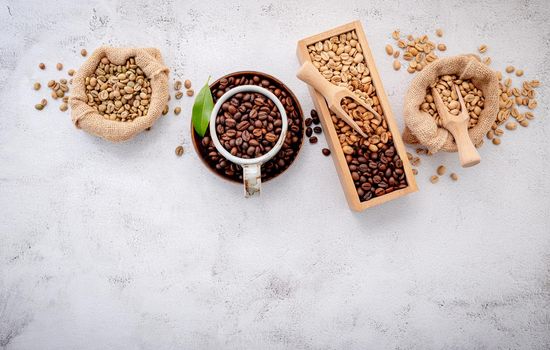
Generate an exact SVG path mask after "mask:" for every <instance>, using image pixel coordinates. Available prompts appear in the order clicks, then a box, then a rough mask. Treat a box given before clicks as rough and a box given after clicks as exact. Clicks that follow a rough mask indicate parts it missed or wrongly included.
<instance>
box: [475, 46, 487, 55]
mask: <svg viewBox="0 0 550 350" xmlns="http://www.w3.org/2000/svg"><path fill="white" fill-rule="evenodd" d="M477 50H478V51H479V53H485V52H487V45H485V44H483V45H480V46H479V47H478V49H477Z"/></svg>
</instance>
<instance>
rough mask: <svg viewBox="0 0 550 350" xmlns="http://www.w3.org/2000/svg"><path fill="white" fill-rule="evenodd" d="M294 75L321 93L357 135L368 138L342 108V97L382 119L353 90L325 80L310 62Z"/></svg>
mask: <svg viewBox="0 0 550 350" xmlns="http://www.w3.org/2000/svg"><path fill="white" fill-rule="evenodd" d="M296 76H297V77H298V79H300V80H302V81H303V82H305V83H306V84H308V85H310V86H311V87H313V88H314V89H315V90H317V91H318V92H319V93H320V94H321V95H323V97H324V98H325V100H326V101H327V104H328V107H329V108H330V110H331V111H333V112H334V114H336V116H337V117H338V118H341V119H342V120H343V121H345V122H346V123H347V124H348V125H349V126H351V127H352V128H353V130H355V131H357V133H359V135H361V136H363V137H364V138H368V136H367V135H366V134H365V132H364V131H363V129H361V127H360V126H359V125H357V123H356V122H355V121H354V120H353V118H352V117H351V116H350V115H348V114H347V113H346V112H345V111H344V109H343V108H342V99H344V98H345V97H348V98H350V99H352V100H353V101H354V102H355V103H356V104H358V105H361V106H363V107H365V108H366V109H367V110H368V111H370V112H371V113H373V114H374V115H375V116H376V117H377V118H380V120H382V117H381V116H380V115H379V114H378V113H377V112H376V111H375V110H374V108H372V107H371V106H369V105H368V104H366V103H365V102H364V101H362V100H361V99H359V98H358V97H357V96H356V95H355V94H354V93H353V92H351V91H349V90H348V89H346V88H345V87H343V86H336V85H334V84H332V83H330V82H329V81H328V80H326V79H325V77H323V76H322V75H321V73H319V71H318V70H317V68H315V66H314V65H313V64H311V62H309V61H307V62H305V63H304V64H303V65H302V67H300V70H298V73H297V74H296Z"/></svg>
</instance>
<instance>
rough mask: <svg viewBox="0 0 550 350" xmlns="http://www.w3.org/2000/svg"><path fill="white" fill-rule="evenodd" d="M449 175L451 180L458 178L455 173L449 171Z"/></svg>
mask: <svg viewBox="0 0 550 350" xmlns="http://www.w3.org/2000/svg"><path fill="white" fill-rule="evenodd" d="M449 176H450V177H451V179H452V180H453V181H457V180H458V175H457V174H455V173H451V175H449Z"/></svg>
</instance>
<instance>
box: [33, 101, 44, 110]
mask: <svg viewBox="0 0 550 350" xmlns="http://www.w3.org/2000/svg"><path fill="white" fill-rule="evenodd" d="M34 108H36V109H37V110H39V111H41V110H43V109H44V105H43V104H41V103H37V104H35V105H34Z"/></svg>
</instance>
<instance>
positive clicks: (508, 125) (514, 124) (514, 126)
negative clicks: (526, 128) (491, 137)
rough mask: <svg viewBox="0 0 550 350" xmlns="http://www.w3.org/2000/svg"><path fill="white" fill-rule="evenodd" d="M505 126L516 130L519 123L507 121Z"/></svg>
mask: <svg viewBox="0 0 550 350" xmlns="http://www.w3.org/2000/svg"><path fill="white" fill-rule="evenodd" d="M505 127H506V129H507V130H516V128H517V127H518V125H517V124H516V123H515V122H508V123H506V125H505Z"/></svg>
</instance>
